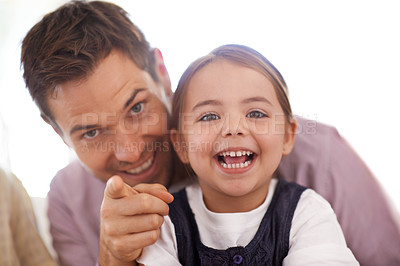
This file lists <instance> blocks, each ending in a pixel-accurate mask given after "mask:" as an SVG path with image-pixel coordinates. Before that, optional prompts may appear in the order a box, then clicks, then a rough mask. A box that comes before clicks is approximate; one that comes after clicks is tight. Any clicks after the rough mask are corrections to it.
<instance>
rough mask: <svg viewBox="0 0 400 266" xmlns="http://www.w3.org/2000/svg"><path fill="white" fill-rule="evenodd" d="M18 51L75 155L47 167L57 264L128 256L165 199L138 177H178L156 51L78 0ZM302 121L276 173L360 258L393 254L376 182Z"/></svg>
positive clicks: (102, 6) (103, 10) (375, 259)
mask: <svg viewBox="0 0 400 266" xmlns="http://www.w3.org/2000/svg"><path fill="white" fill-rule="evenodd" d="M21 61H22V64H23V66H24V78H25V82H26V84H27V87H28V89H29V91H30V93H31V95H32V97H33V99H34V100H35V102H36V104H37V105H38V107H39V109H40V111H41V115H42V117H43V119H44V120H45V121H46V122H47V123H48V124H50V125H51V126H52V127H53V128H54V130H55V131H56V132H57V134H59V135H60V137H61V138H62V139H63V141H64V142H65V143H66V144H67V145H68V146H69V147H71V148H72V149H73V150H74V151H75V152H76V154H77V156H78V157H79V160H80V162H73V163H71V164H70V165H69V166H67V167H66V168H65V169H63V170H61V171H60V172H59V173H58V174H57V175H56V177H55V178H54V179H53V182H52V184H51V189H50V192H49V195H48V197H49V219H50V225H51V233H52V236H53V239H54V241H53V244H54V248H55V250H56V251H57V253H58V256H59V259H60V262H61V264H62V265H94V264H95V263H96V260H97V259H98V261H99V262H100V264H101V265H131V264H132V261H134V260H135V259H136V258H137V257H138V256H139V254H140V252H141V248H142V247H144V246H147V245H150V244H152V243H154V242H155V241H156V239H157V237H158V234H159V227H160V226H161V224H162V222H163V218H162V217H163V216H164V215H166V214H167V213H168V205H167V203H169V202H171V201H172V196H171V195H170V194H169V193H168V192H167V191H166V190H165V188H164V187H163V186H161V185H156V184H149V183H161V184H163V185H165V186H169V185H171V184H174V185H176V184H177V183H179V181H182V180H181V179H182V177H183V176H184V173H183V172H182V167H181V166H180V165H179V162H178V161H177V160H176V158H175V155H174V153H173V152H172V150H171V147H170V144H169V141H168V130H167V129H168V123H167V121H168V109H169V104H168V97H169V96H170V95H171V94H172V92H171V88H170V81H169V77H168V73H167V71H166V69H165V66H164V63H163V59H162V56H161V53H160V52H159V50H157V49H151V48H150V47H149V45H148V43H147V41H146V40H145V38H144V35H143V34H142V33H141V32H140V30H139V29H138V28H137V27H136V26H135V25H133V24H132V22H131V21H130V20H129V19H128V18H127V14H126V13H125V11H124V10H122V9H120V8H119V7H117V6H115V5H113V4H109V3H103V2H97V1H96V2H89V3H87V2H80V1H78V2H71V3H68V4H66V5H64V6H62V7H60V8H59V9H58V10H56V11H54V12H52V13H50V14H48V15H46V16H45V17H44V18H43V19H42V20H41V21H40V22H39V23H38V24H37V25H35V26H34V27H33V28H32V29H31V30H30V32H29V33H28V34H27V36H26V37H25V39H24V41H23V44H22V57H21ZM309 123H310V121H306V120H304V119H301V118H299V124H300V126H303V128H301V127H300V128H301V129H302V132H300V133H299V134H298V137H297V141H296V144H295V148H294V153H293V154H292V155H289V157H288V158H286V160H284V161H283V162H282V165H281V166H282V168H281V169H280V170H279V173H280V175H281V176H282V177H284V178H286V179H289V180H295V181H298V182H299V183H301V184H305V185H308V186H309V187H311V188H313V189H315V190H316V191H317V192H319V193H320V194H322V195H323V196H327V199H328V200H329V201H330V203H331V204H332V206H333V208H334V209H335V211H336V213H337V215H338V218H339V221H340V223H341V225H342V227H343V229H344V233H345V236H346V239H347V242H348V245H349V247H350V248H351V249H352V251H353V252H354V254H355V256H356V258H357V259H358V260H359V261H360V262H361V264H362V265H377V264H380V265H385V263H386V265H389V264H388V263H394V262H399V261H400V259H399V255H398V254H397V252H394V251H395V250H399V248H400V236H399V232H398V228H397V227H396V226H395V223H394V221H393V218H392V217H391V214H390V212H389V208H388V206H387V203H386V201H385V200H384V198H383V194H382V191H381V190H380V189H379V186H378V185H377V183H376V181H375V180H374V179H373V177H372V176H371V174H370V173H369V172H368V171H365V166H364V164H363V163H362V162H361V161H360V160H359V159H358V157H357V156H356V155H355V154H354V153H352V151H351V150H350V148H349V147H348V146H347V144H346V143H345V142H344V141H343V140H342V139H341V138H340V136H339V135H338V134H337V132H336V131H335V130H334V129H333V128H331V127H327V126H324V125H321V124H316V123H314V124H312V125H309ZM332 147H333V149H332ZM316 151H318V152H319V153H320V154H318V153H316ZM348 163H351V164H350V166H351V168H350V167H349V165H348ZM338 169H340V171H339V172H337V170H338ZM110 177H112V178H111V179H110ZM107 180H108V182H107V186H106V181H107ZM140 183H141V184H140ZM104 189H105V191H104ZM103 192H104V194H103ZM103 196H104V197H103ZM371 202H373V204H367V205H368V208H366V209H363V208H361V207H363V205H362V204H365V203H371ZM360 203H362V204H360ZM101 204H102V206H101ZM354 210H357V211H358V213H357V215H354V213H353V211H354ZM371 214H374V215H371ZM375 214H376V215H375ZM100 216H101V217H100ZM376 216H378V217H382V220H384V223H385V225H384V226H382V225H381V224H380V219H381V218H378V219H375V217H376ZM100 220H101V223H100ZM372 225H375V227H374V229H372V230H371V229H370V228H371V227H372ZM354 228H355V230H354ZM384 241H388V242H384ZM371 242H372V243H373V244H371ZM371 246H372V247H373V248H371ZM375 251H376V253H374V252H375Z"/></svg>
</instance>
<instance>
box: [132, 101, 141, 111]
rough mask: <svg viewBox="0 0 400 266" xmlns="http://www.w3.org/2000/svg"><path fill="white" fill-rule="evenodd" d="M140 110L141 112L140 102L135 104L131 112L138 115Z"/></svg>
mask: <svg viewBox="0 0 400 266" xmlns="http://www.w3.org/2000/svg"><path fill="white" fill-rule="evenodd" d="M142 110H143V103H142V102H140V103H137V104H135V105H134V106H132V108H131V112H132V113H133V114H138V113H140V112H141V111H142Z"/></svg>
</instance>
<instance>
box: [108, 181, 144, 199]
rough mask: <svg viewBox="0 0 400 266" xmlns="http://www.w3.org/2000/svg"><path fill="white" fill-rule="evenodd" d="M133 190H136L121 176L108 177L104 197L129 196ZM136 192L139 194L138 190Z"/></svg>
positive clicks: (117, 197)
mask: <svg viewBox="0 0 400 266" xmlns="http://www.w3.org/2000/svg"><path fill="white" fill-rule="evenodd" d="M129 190H131V191H129ZM132 192H136V191H134V190H133V189H131V187H129V186H128V185H127V184H125V182H124V181H123V180H122V178H121V177H120V176H117V175H115V176H112V177H111V178H110V179H108V181H107V185H106V189H105V190H104V197H108V198H111V199H120V198H125V197H128V196H129V195H130V194H132ZM135 194H137V192H136V193H135Z"/></svg>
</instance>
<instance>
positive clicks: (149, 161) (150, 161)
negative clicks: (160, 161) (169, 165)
mask: <svg viewBox="0 0 400 266" xmlns="http://www.w3.org/2000/svg"><path fill="white" fill-rule="evenodd" d="M154 155H155V153H154V154H152V156H150V158H149V159H147V160H146V161H145V162H144V163H142V165H140V166H138V167H136V168H133V169H130V170H126V171H125V172H126V173H128V174H132V175H137V174H140V173H142V172H144V171H146V170H147V169H149V168H150V166H151V165H152V164H153V161H154Z"/></svg>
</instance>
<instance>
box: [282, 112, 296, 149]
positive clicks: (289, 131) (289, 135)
mask: <svg viewBox="0 0 400 266" xmlns="http://www.w3.org/2000/svg"><path fill="white" fill-rule="evenodd" d="M296 131H297V122H296V120H295V119H294V118H291V119H290V122H289V123H288V124H287V125H286V127H285V139H284V142H283V150H282V154H283V155H289V153H290V152H291V151H292V149H293V146H294V141H295V138H296Z"/></svg>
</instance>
